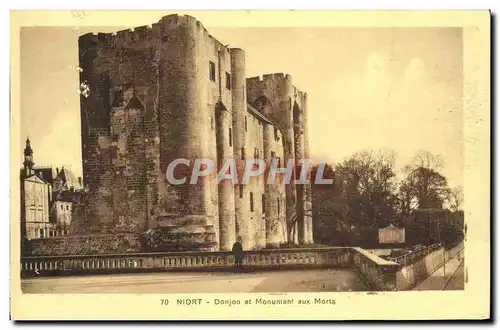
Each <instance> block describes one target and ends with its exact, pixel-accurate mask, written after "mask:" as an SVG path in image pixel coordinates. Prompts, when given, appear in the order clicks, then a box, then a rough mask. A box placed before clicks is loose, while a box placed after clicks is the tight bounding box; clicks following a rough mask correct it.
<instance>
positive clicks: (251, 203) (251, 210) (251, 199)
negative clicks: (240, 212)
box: [250, 192, 253, 212]
mask: <svg viewBox="0 0 500 330" xmlns="http://www.w3.org/2000/svg"><path fill="white" fill-rule="evenodd" d="M250 212H253V192H250Z"/></svg>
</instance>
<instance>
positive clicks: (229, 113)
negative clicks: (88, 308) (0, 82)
mask: <svg viewBox="0 0 500 330" xmlns="http://www.w3.org/2000/svg"><path fill="white" fill-rule="evenodd" d="M281 13H282V15H283V22H284V23H283V24H273V23H270V22H273V17H274V20H275V23H276V22H278V21H279V20H278V18H277V17H280V16H279V15H281ZM375 13H376V11H373V12H371V15H372V16H369V14H370V12H366V13H364V14H353V13H351V14H352V16H349V14H348V13H339V12H337V13H336V14H331V15H334V16H332V17H337V18H339V17H340V18H342V17H345V19H344V20H341V19H339V20H337V24H328V22H331V21H332V20H329V19H328V12H326V11H325V12H322V13H321V12H320V13H317V16H316V17H317V18H315V16H314V15H313V14H312V13H309V14H307V13H300V11H298V12H289V15H288V16H287V12H286V11H283V12H274V13H269V12H267V13H266V12H261V13H258V12H257V13H256V12H252V11H246V12H245V11H239V12H238V11H234V12H231V11H226V12H218V13H217V12H210V11H198V12H196V11H195V12H193V11H191V12H185V11H178V12H172V11H159V10H158V11H144V12H140V11H137V12H135V13H134V12H133V11H130V12H126V11H121V12H120V11H110V12H105V11H102V12H99V11H76V10H75V11H67V12H64V11H63V12H58V13H56V12H50V11H49V12H45V13H44V12H35V11H32V12H21V11H19V12H17V13H11V19H13V22H14V19H15V18H17V22H18V23H17V24H18V25H17V26H16V29H17V30H16V36H17V41H16V42H17V43H16V47H17V52H18V53H17V55H15V54H14V53H13V58H15V60H14V59H13V61H16V66H15V68H17V69H18V71H15V70H17V69H13V71H12V75H13V77H14V75H15V76H16V78H15V81H16V82H17V86H18V87H17V90H16V92H15V93H14V94H13V105H14V104H15V105H16V106H17V108H16V109H14V108H13V109H12V110H11V115H12V117H13V121H12V136H13V137H12V139H13V140H12V142H11V149H12V151H11V152H12V157H11V163H12V171H11V173H12V180H11V185H12V187H11V189H12V196H11V198H12V214H11V228H12V230H11V249H12V251H11V254H12V256H13V258H12V264H13V266H11V267H12V275H11V276H12V278H16V282H15V283H17V284H14V282H13V284H12V285H13V287H12V288H11V290H14V289H15V290H18V291H19V292H17V293H16V294H17V295H19V297H20V298H16V300H17V299H19V301H18V307H17V308H16V309H18V310H23V308H24V306H25V305H24V304H25V303H23V305H22V306H21V305H20V301H21V299H22V300H23V301H24V299H37V300H35V301H37V302H38V303H37V304H45V303H44V301H47V302H48V301H50V300H49V299H60V298H61V299H62V297H63V296H64V297H68V299H69V298H71V297H79V296H81V294H92V295H84V297H85V299H88V303H89V304H95V305H97V306H96V308H98V307H99V303H98V300H97V299H96V298H92V297H93V296H105V297H109V299H117V300H120V299H125V298H120V296H123V297H125V296H128V295H137V296H140V297H141V299H147V298H146V297H148V295H157V296H158V297H159V298H158V299H156V298H155V304H156V305H158V306H159V307H162V305H163V307H164V310H167V309H168V308H174V306H175V308H177V310H182V308H184V310H183V311H181V312H178V313H188V311H189V310H188V308H198V309H197V311H198V310H199V311H201V310H204V309H209V308H219V312H218V314H217V315H223V314H224V313H235V312H234V310H232V309H231V308H246V313H250V314H251V313H252V310H254V313H255V314H256V315H260V317H261V318H262V319H266V316H265V314H263V313H266V312H265V310H266V309H269V310H270V309H274V308H281V309H283V308H285V309H286V308H289V309H288V311H289V313H292V311H295V312H293V313H296V312H297V311H299V310H301V309H300V308H301V305H307V306H309V307H306V306H303V307H302V308H316V307H317V308H323V309H324V308H327V307H328V308H333V306H336V307H335V308H336V309H337V308H340V307H337V306H338V305H339V304H341V305H344V307H345V308H348V304H349V302H348V299H347V298H348V297H351V296H352V295H354V297H355V298H354V299H363V297H364V298H365V299H371V302H370V304H373V305H377V304H382V305H383V304H384V303H382V302H377V301H376V300H373V299H383V298H384V297H386V298H387V299H388V300H384V301H389V300H390V299H391V298H392V297H396V298H394V299H402V300H401V301H404V300H403V299H414V298H410V297H417V298H418V297H421V298H419V299H421V300H419V302H420V303H422V304H426V302H427V303H428V304H429V306H431V305H432V304H433V303H432V301H434V300H435V299H448V300H461V299H463V298H458V297H465V296H467V295H469V294H475V295H477V302H476V303H475V304H476V308H477V310H475V311H476V312H475V313H471V314H473V316H474V317H476V318H477V317H481V316H483V317H486V318H487V317H489V309H488V306H489V297H488V293H489V286H488V285H489V267H490V264H489V260H490V259H489V253H490V251H489V248H490V246H489V244H490V242H489V237H490V234H489V222H490V218H489V212H490V210H489V152H490V150H489V131H488V129H489V120H490V119H489V111H490V109H489V85H484V81H485V80H484V77H485V76H484V75H486V83H487V84H489V80H487V79H488V77H489V48H488V47H489V24H490V23H489V22H490V14H489V12H487V11H482V12H481V11H478V12H462V13H461V14H460V13H459V14H452V13H447V14H446V13H441V14H440V15H448V16H446V17H448V18H450V17H451V18H453V19H455V21H453V19H450V22H449V24H447V21H446V20H442V21H441V23H442V24H432V22H435V21H437V16H432V13H422V12H420V16H419V15H414V16H412V15H411V13H410V12H408V13H406V14H407V15H408V17H409V22H410V23H408V22H406V23H402V21H403V20H404V17H405V16H404V15H405V14H404V13H386V15H387V20H386V21H384V20H383V19H382V18H383V17H384V16H382V14H379V15H381V16H376V14H375ZM29 15H32V17H33V21H35V20H36V19H38V18H39V19H40V20H43V22H42V21H41V22H42V23H41V24H26V22H30V19H29V17H30V16H29ZM253 15H255V16H253ZM293 15H294V16H293ZM300 15H303V20H299V19H297V20H295V22H296V24H293V22H294V21H293V20H292V19H291V18H292V17H295V18H298V17H301V16H300ZM335 15H336V16H335ZM363 15H365V16H363ZM435 15H438V14H437V13H435ZM24 17H26V19H23V18H24ZM58 17H59V18H60V19H59V20H58ZM106 17H109V19H106ZM232 17H233V19H232V20H231V18H232ZM350 17H352V19H351V18H350ZM363 17H365V19H363ZM370 17H371V19H370ZM376 17H379V18H380V17H381V18H380V19H377V18H376ZM397 17H400V19H399V20H397V19H395V18H397ZM425 17H427V19H428V20H429V22H430V23H427V24H425V20H424V19H423V18H425ZM225 18H227V20H225ZM366 18H368V19H366ZM421 18H422V20H421V24H420V25H418V24H413V25H411V21H412V19H413V21H414V22H415V21H416V20H417V19H421ZM468 19H470V21H471V22H472V23H474V24H477V25H478V26H479V27H477V28H474V27H472V28H467V27H464V26H466V25H467V22H468ZM238 22H240V23H239V24H238ZM259 22H260V24H259ZM315 22H316V24H315ZM322 22H326V23H325V24H322ZM355 22H362V23H355ZM383 22H390V24H384V23H383ZM395 22H396V23H395ZM397 22H401V24H399V23H397ZM453 22H454V23H453ZM457 22H458V24H457ZM460 23H461V24H460ZM11 24H13V23H12V22H11ZM472 25H473V24H472ZM12 28H13V29H14V27H12ZM481 38H482V39H481ZM483 39H484V41H482V42H481V41H479V40H483ZM471 49H473V50H472V55H471ZM485 49H486V50H487V51H488V53H486V52H485V51H484V50H485ZM484 59H486V60H487V61H484ZM472 62H473V63H474V65H473V66H472V67H473V71H472V72H471V71H468V70H470V69H471V66H470V63H472ZM480 74H481V76H480ZM481 84H482V85H481ZM471 91H472V92H471ZM471 93H472V94H471ZM481 93H483V94H481ZM484 93H485V94H484ZM14 95H15V97H14ZM14 99H15V101H14ZM485 100H486V101H485ZM14 117H15V119H14ZM14 125H16V127H14ZM474 125H475V126H474ZM471 132H472V133H471ZM14 135H16V137H15V138H14ZM478 145H481V147H480V148H479V147H478ZM466 185H467V186H466ZM475 203H476V204H475ZM478 209H479V213H478V211H477V210H478ZM475 263H480V264H479V266H477V267H474V265H475ZM14 264H15V266H14ZM478 272H479V273H478ZM474 282H481V283H482V284H480V285H482V286H481V287H474ZM14 285H17V287H16V288H14ZM483 286H486V287H483ZM109 294H112V295H109ZM427 294H428V295H429V296H426V295H427ZM160 296H161V297H160ZM21 297H22V298H21ZM427 297H428V298H427ZM450 297H455V298H450ZM13 299H14V298H13ZM106 299H108V298H106ZM130 299H132V298H130ZM394 299H393V300H392V301H393V304H400V303H398V302H396V301H397V300H394ZM61 301H62V300H61ZM67 301H69V300H67ZM469 302H470V303H471V304H472V303H473V300H470V301H469ZM101 303H102V304H103V305H104V304H105V302H104V300H102V301H101ZM436 303H437V302H436ZM130 304H131V305H134V304H136V303H133V302H131V303H130ZM364 304H365V305H366V304H368V303H367V302H366V303H364ZM401 304H402V303H401ZM197 305H201V306H204V307H201V306H200V307H198V306H197ZM247 305H252V306H247ZM158 306H157V307H156V308H158ZM287 306H288V307H287ZM108 307H109V308H110V306H109V304H108V305H107V307H106V308H108ZM382 307H383V306H380V308H382ZM68 308H69V306H68ZM103 308H104V307H103ZM115 308H119V307H118V306H115ZM130 308H131V307H130ZM223 308H226V309H227V310H224V311H222V309H223ZM401 308H403V307H401ZM480 308H481V311H482V313H483V314H480V313H478V311H479V309H480ZM485 308H486V309H485ZM338 310H339V311H340V309H338ZM258 311H259V312H258ZM262 311H263V312H262ZM428 311H429V313H430V312H431V310H428ZM24 312H26V311H23V312H19V315H21V314H23V313H24ZM191 312H193V313H197V312H195V311H194V310H191ZM434 312H437V311H434ZM61 313H62V312H61ZM269 313H273V312H272V311H270V312H269ZM322 313H324V312H322ZM415 313H417V310H415ZM450 313H451V312H450ZM27 314H30V313H27ZM49 314H50V315H54V314H53V312H51V313H49ZM49 314H47V315H49ZM110 314H112V313H110ZM330 314H331V312H329V313H326V314H323V319H329V318H332V317H333V318H337V317H342V315H336V316H332V315H330ZM30 315H41V312H40V311H38V312H33V313H32V314H30ZM68 315H69V314H64V315H63V314H61V315H60V317H61V318H64V319H67V318H68V317H69V316H68ZM85 315H88V314H85ZM103 315H104V312H103ZM113 315H115V314H113ZM148 315H149V314H148ZM200 315H201V314H200ZM226 315H227V314H226ZM241 315H243V314H241ZM247 315H248V314H247ZM345 315H349V314H345ZM363 315H365V316H364V317H366V315H370V314H369V312H368V311H367V313H364V314H363ZM384 315H387V313H386V314H384ZM403 315H404V314H403ZM453 315H455V314H453ZM463 315H464V316H467V315H469V313H468V312H466V311H465V307H464V313H463ZM393 316H394V317H396V316H397V315H393ZM421 316H422V317H425V315H421ZM87 317H88V316H87ZM127 317H128V316H127V315H126V314H125V313H124V315H123V318H127ZM145 317H147V318H150V319H152V318H153V317H152V316H145ZM200 317H201V316H200ZM429 317H430V314H429ZM186 318H187V316H186ZM315 318H322V317H321V316H319V315H318V314H316V316H315ZM347 319H355V317H352V316H347Z"/></svg>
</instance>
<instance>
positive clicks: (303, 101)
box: [78, 15, 312, 250]
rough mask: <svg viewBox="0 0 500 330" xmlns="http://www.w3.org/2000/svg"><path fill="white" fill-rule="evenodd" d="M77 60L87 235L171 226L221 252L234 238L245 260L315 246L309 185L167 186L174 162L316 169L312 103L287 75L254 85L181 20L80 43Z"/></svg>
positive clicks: (215, 44) (239, 53) (237, 53)
mask: <svg viewBox="0 0 500 330" xmlns="http://www.w3.org/2000/svg"><path fill="white" fill-rule="evenodd" d="M79 61H80V67H81V69H82V70H81V72H80V81H81V85H82V86H84V87H85V88H86V89H88V93H83V94H82V96H81V123H82V156H83V157H82V158H83V172H84V179H83V180H84V182H85V183H86V187H87V188H88V199H87V206H88V207H87V209H86V217H85V219H84V220H83V221H82V223H80V224H79V229H78V230H79V231H80V232H81V233H96V232H99V233H118V232H133V233H139V232H142V231H145V230H147V229H150V228H156V227H164V228H171V229H172V231H171V232H172V233H173V234H175V235H178V236H179V237H181V239H183V240H186V241H189V240H206V239H209V240H213V241H215V242H216V245H217V248H218V249H220V250H228V249H230V248H231V246H232V244H233V243H234V241H235V240H236V239H237V237H241V239H242V243H243V246H244V248H245V249H253V248H261V247H264V246H278V245H279V244H281V243H284V242H287V241H288V242H289V243H290V240H289V238H291V239H292V240H293V241H294V242H295V243H300V244H306V243H312V221H311V215H310V214H311V213H310V210H311V191H310V185H307V184H303V185H298V184H297V185H295V184H290V185H285V184H283V183H281V184H275V185H269V184H267V183H266V179H267V178H266V177H265V176H262V175H261V176H258V177H254V178H252V179H251V180H250V182H248V183H246V184H245V183H243V182H241V181H240V182H239V183H237V184H233V182H231V180H223V181H221V182H220V183H218V184H217V183H216V182H215V181H214V180H210V179H207V178H201V179H199V180H198V181H197V182H196V184H194V185H192V184H189V180H187V181H188V183H186V184H180V185H176V184H171V183H170V182H169V181H168V180H167V179H166V171H167V168H168V166H169V164H171V162H172V161H174V160H176V159H187V160H189V161H191V162H192V161H194V160H195V159H211V160H213V162H214V163H215V164H216V166H217V168H218V169H219V168H221V167H222V164H223V163H224V161H225V160H227V159H234V160H235V161H236V163H237V164H236V165H237V168H238V172H241V168H243V167H244V165H243V164H244V162H245V161H246V160H247V159H249V158H252V157H253V158H259V159H262V160H264V161H265V162H266V163H267V164H269V163H270V162H271V161H272V159H276V160H279V161H280V163H281V165H282V167H285V166H286V165H287V164H288V162H289V161H291V162H292V163H291V164H292V168H293V171H294V172H296V171H297V169H296V168H295V166H294V165H295V164H296V163H297V160H299V159H303V158H305V159H307V158H309V141H308V130H307V94H306V93H304V92H302V91H300V90H298V89H297V88H296V87H295V86H294V84H293V82H292V77H291V76H290V75H286V74H268V75H264V76H263V77H255V78H247V77H246V73H245V52H244V51H243V50H242V49H239V48H228V47H227V46H224V45H223V44H222V43H221V42H219V41H218V40H216V39H215V38H214V37H213V36H211V35H210V34H209V33H208V31H207V30H206V29H205V28H204V27H203V25H202V24H201V23H200V22H199V21H197V20H196V19H195V18H193V17H190V16H182V15H169V16H166V17H163V18H162V19H161V20H160V21H159V22H158V23H155V24H153V25H152V26H142V27H138V28H135V29H134V30H124V31H118V32H117V33H113V34H104V33H98V34H92V33H91V34H86V35H83V36H81V37H80V38H79ZM238 179H239V180H242V179H243V178H242V175H238ZM292 180H293V179H292ZM292 183H293V182H292ZM292 219H297V221H296V222H295V221H292ZM292 228H293V230H292ZM288 233H292V234H288Z"/></svg>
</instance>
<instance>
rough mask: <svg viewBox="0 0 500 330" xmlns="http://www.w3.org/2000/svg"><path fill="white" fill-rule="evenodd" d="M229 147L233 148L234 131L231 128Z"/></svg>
mask: <svg viewBox="0 0 500 330" xmlns="http://www.w3.org/2000/svg"><path fill="white" fill-rule="evenodd" d="M229 146H230V147H232V146H233V130H232V129H231V127H229Z"/></svg>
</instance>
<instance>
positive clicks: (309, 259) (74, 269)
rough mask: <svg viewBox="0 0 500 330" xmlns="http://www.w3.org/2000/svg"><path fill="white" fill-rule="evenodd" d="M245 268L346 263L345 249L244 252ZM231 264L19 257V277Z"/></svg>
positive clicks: (218, 256)
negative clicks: (20, 275) (20, 274)
mask: <svg viewBox="0 0 500 330" xmlns="http://www.w3.org/2000/svg"><path fill="white" fill-rule="evenodd" d="M243 262H244V265H245V266H246V267H247V268H259V269H266V268H271V269H272V268H280V267H286V268H291V267H314V266H318V267H321V266H348V265H349V264H350V249H349V248H320V249H280V250H259V251H247V252H245V257H244V261H243ZM233 265H234V257H233V255H232V253H231V252H204V251H198V252H177V253H175V252H165V253H134V254H130V253H129V254H108V255H77V256H71V255H68V256H32V257H23V258H21V272H22V276H32V275H35V274H44V275H45V274H53V275H56V274H57V275H58V274H61V275H62V274H64V273H92V272H93V271H97V272H99V271H100V272H105V271H109V272H124V271H127V270H136V271H140V270H146V271H148V270H149V271H151V270H189V269H203V268H207V269H221V268H222V269H224V268H231V267H232V266H233Z"/></svg>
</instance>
